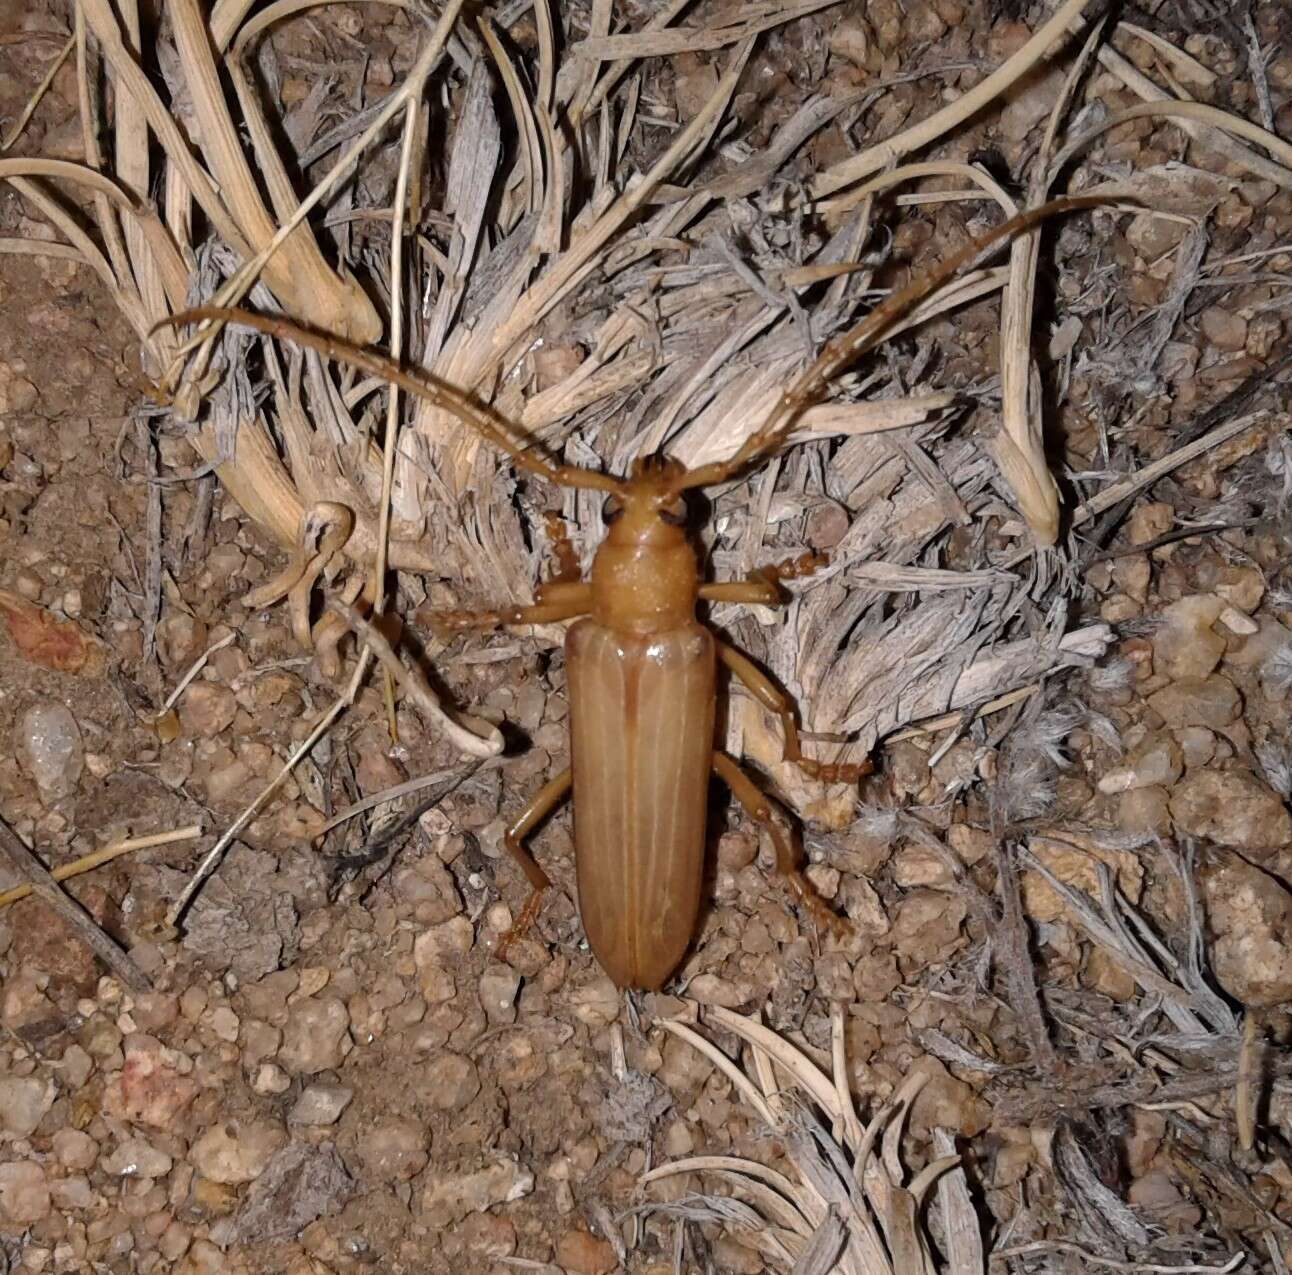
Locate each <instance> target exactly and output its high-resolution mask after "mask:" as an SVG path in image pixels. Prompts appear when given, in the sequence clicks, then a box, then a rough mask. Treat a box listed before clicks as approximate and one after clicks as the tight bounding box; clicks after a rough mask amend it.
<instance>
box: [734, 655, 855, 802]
mask: <svg viewBox="0 0 1292 1275" xmlns="http://www.w3.org/2000/svg"><path fill="white" fill-rule="evenodd" d="M718 658H719V659H720V660H721V661H722V662H723V663H724V664H725V665H726V666H727V667H728V668H729V669H730V670H731V671H732V672H733V673H734V674H735V675H736V677H738V678H739V679H740V681H741V682H742V683H743V684H744V686H745V687H746V689H747V690H748V691H749V692H750V694H751V695H753V697H754V698H755V699H756V700H757V701H758V702H759V703H760V704H761V705H762V706H763V707H764V708H766V709H768V710H769V711H771V712H773V713H776V714H777V715H778V716H779V717H780V719H781V725H782V726H783V727H784V730H785V753H784V760H785V761H787V762H790V763H792V764H793V765H795V766H797V767H798V768H799V769H800V770H801V771H802V772H803V773H804V774H805V775H807V776H809V777H810V778H812V779H819V780H821V782H822V783H826V784H855V783H856V782H857V780H859V779H860V778H861V777H862V775H868V774H870V772H871V771H872V770H874V769H875V767H874V765H873V763H872V762H871V761H870V760H869V759H867V760H866V761H863V762H830V761H816V760H815V759H814V758H812V757H804V756H803V749H802V746H801V745H800V744H799V730H798V726H797V725H795V722H794V709H793V706H792V705H791V703H790V698H789V696H788V695H786V694H785V692H784V691H782V690H781V688H780V687H779V686H777V685H776V684H775V683H774V682H773V681H772V679H771V678H770V677H768V676H767V674H766V673H764V672H763V671H762V669H760V668H759V667H758V665H757V664H755V663H754V662H753V660H751V659H750V658H749V656H747V655H744V654H742V653H741V652H740V651H737V650H736V649H735V648H734V647H731V646H728V645H727V644H726V643H725V642H719V643H718Z"/></svg>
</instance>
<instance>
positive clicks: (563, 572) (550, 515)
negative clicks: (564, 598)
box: [543, 509, 579, 584]
mask: <svg viewBox="0 0 1292 1275" xmlns="http://www.w3.org/2000/svg"><path fill="white" fill-rule="evenodd" d="M543 523H544V527H545V529H546V531H547V541H548V544H549V545H551V547H552V557H553V558H555V559H556V574H555V575H554V576H552V577H551V580H550V581H549V583H551V584H569V583H576V584H577V583H578V581H579V557H578V554H576V553H575V552H574V542H573V541H572V540H571V539H570V528H569V527H568V526H567V525H566V522H565V519H564V518H562V517H561V515H560V514H558V513H557V512H556V510H554V509H553V510H549V511H548V512H547V513H546V514H544V515H543Z"/></svg>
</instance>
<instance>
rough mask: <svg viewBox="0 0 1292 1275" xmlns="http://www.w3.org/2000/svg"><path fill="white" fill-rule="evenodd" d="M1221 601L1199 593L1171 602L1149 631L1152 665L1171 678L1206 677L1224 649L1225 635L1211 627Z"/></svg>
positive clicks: (1220, 610) (1219, 611)
mask: <svg viewBox="0 0 1292 1275" xmlns="http://www.w3.org/2000/svg"><path fill="white" fill-rule="evenodd" d="M1224 609H1225V603H1224V602H1222V601H1221V600H1220V599H1219V598H1217V597H1216V596H1215V595H1214V594H1207V593H1200V594H1192V595H1190V596H1189V597H1185V598H1181V599H1180V600H1179V601H1178V602H1173V603H1171V605H1170V606H1169V607H1167V608H1166V610H1165V611H1164V612H1163V613H1162V622H1161V625H1160V627H1159V628H1158V629H1157V630H1156V631H1155V632H1154V634H1153V668H1154V671H1155V672H1158V673H1162V674H1164V675H1165V676H1166V677H1169V678H1171V679H1172V680H1173V681H1178V680H1180V679H1181V678H1201V677H1206V676H1207V675H1208V674H1209V673H1210V672H1211V671H1212V670H1213V669H1214V668H1215V667H1216V665H1217V664H1219V663H1220V659H1221V656H1223V655H1224V653H1225V639H1224V638H1223V637H1221V636H1220V634H1219V633H1216V632H1215V631H1214V630H1213V629H1212V627H1211V626H1212V625H1213V624H1215V623H1216V621H1217V620H1218V619H1219V618H1220V613H1221V612H1222V611H1223V610H1224Z"/></svg>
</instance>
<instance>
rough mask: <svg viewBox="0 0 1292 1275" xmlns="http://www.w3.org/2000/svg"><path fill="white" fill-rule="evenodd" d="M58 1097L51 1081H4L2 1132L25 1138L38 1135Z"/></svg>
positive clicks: (0, 1103) (1, 1090)
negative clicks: (34, 1134) (42, 1121)
mask: <svg viewBox="0 0 1292 1275" xmlns="http://www.w3.org/2000/svg"><path fill="white" fill-rule="evenodd" d="M57 1096H58V1087H57V1086H56V1085H55V1084H54V1083H53V1081H51V1080H45V1079H42V1078H40V1077H37V1076H3V1077H0V1128H3V1129H5V1130H6V1131H7V1132H9V1133H12V1134H14V1135H15V1136H16V1137H19V1138H25V1137H27V1135H28V1134H31V1133H34V1132H35V1130H36V1126H37V1125H38V1124H40V1122H41V1119H42V1118H43V1117H44V1115H45V1112H47V1111H48V1110H49V1109H50V1107H52V1106H53V1105H54V1099H55V1098H56V1097H57Z"/></svg>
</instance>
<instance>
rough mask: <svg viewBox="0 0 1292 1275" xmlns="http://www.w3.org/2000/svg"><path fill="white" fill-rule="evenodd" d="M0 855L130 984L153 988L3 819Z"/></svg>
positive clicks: (142, 989) (136, 987)
mask: <svg viewBox="0 0 1292 1275" xmlns="http://www.w3.org/2000/svg"><path fill="white" fill-rule="evenodd" d="M0 855H3V856H4V858H6V859H8V861H9V863H10V866H11V867H12V868H13V869H14V870H15V871H16V872H17V873H18V874H19V876H22V877H25V878H26V880H27V883H28V885H29V886H30V888H31V893H32V894H35V895H36V896H37V897H38V898H40V900H41V901H42V902H44V903H45V904H47V905H48V906H49V907H50V908H52V909H53V910H54V911H55V912H57V913H58V915H59V917H60V918H61V919H62V920H63V921H65V922H66V923H67V925H68V927H69V928H70V929H71V930H73V931H74V932H75V934H76V935H77V937H79V938H80V939H81V941H82V942H83V943H85V945H86V946H87V947H88V948H89V949H90V950H91V951H92V952H93V953H94V954H95V956H97V957H98V958H99V959H100V960H101V961H102V962H103V963H104V964H105V965H106V966H107V967H108V968H109V969H110V970H111V971H112V972H113V973H114V974H115V975H116V976H117V977H118V978H119V979H120V980H121V981H122V982H123V983H124V984H125V985H126V986H127V987H129V988H130V989H131V990H132V991H136V992H148V991H151V990H152V980H151V979H149V977H148V975H147V974H145V973H144V972H143V970H141V969H140V968H139V966H138V965H136V964H135V962H134V961H133V960H132V959H131V957H130V954H129V953H128V952H126V951H125V950H124V949H123V948H122V947H120V946H119V945H118V943H117V942H116V940H115V939H113V938H112V936H111V935H109V934H108V933H107V932H106V931H104V930H102V929H100V928H99V926H98V925H97V924H96V923H95V920H94V918H93V917H92V916H91V915H90V914H89V913H88V912H87V911H86V910H85V909H84V908H83V907H81V905H80V904H79V903H77V902H76V900H75V899H73V898H72V896H71V895H69V894H68V893H67V892H66V891H65V890H63V888H62V887H61V886H60V885H59V884H58V880H57V878H56V877H54V875H53V874H52V873H51V872H50V870H49V869H48V868H47V867H45V865H44V864H43V863H41V861H40V860H39V859H38V858H37V857H36V856H35V854H33V853H32V851H31V850H30V849H29V848H28V847H27V845H26V844H25V843H24V842H23V840H22V838H21V837H19V836H18V834H17V833H16V832H14V830H13V829H12V828H10V827H9V825H8V824H7V823H5V821H4V820H3V819H0Z"/></svg>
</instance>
